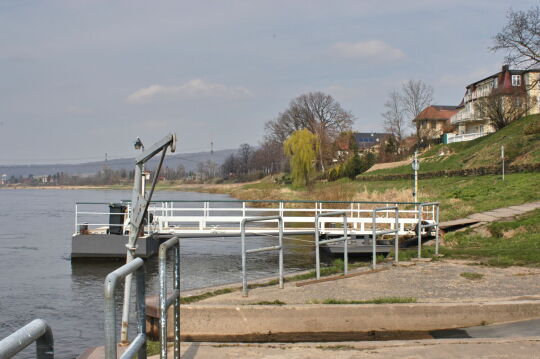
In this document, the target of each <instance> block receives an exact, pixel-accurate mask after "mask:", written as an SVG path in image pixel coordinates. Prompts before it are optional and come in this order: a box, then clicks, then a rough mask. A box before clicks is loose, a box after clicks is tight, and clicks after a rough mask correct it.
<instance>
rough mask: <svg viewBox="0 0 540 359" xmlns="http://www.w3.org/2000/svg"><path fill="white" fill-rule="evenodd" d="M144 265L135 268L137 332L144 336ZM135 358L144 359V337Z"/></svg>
mask: <svg viewBox="0 0 540 359" xmlns="http://www.w3.org/2000/svg"><path fill="white" fill-rule="evenodd" d="M144 272H145V271H144V266H140V267H139V268H137V279H136V281H137V295H136V297H137V332H138V334H141V333H142V334H143V335H144V336H146V303H145V298H144V297H145V295H144V292H145V288H144V286H145V278H144V276H145V273H144ZM137 359H146V338H145V340H144V342H143V343H142V344H141V346H140V347H139V350H138V351H137Z"/></svg>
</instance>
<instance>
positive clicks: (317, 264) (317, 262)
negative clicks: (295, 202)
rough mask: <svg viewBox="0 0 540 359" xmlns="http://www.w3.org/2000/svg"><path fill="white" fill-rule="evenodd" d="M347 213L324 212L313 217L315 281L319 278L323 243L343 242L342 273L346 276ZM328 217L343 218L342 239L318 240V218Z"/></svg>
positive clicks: (347, 261)
mask: <svg viewBox="0 0 540 359" xmlns="http://www.w3.org/2000/svg"><path fill="white" fill-rule="evenodd" d="M347 212H348V211H337V212H325V213H317V214H316V215H315V272H316V275H317V279H320V278H321V257H320V253H319V252H320V248H319V246H320V245H321V244H325V243H335V242H341V241H343V272H344V274H347V272H348V267H349V254H348V252H347V239H348V238H347ZM330 216H343V237H339V238H332V239H327V240H324V241H321V240H319V236H320V233H319V232H320V230H319V218H321V217H330Z"/></svg>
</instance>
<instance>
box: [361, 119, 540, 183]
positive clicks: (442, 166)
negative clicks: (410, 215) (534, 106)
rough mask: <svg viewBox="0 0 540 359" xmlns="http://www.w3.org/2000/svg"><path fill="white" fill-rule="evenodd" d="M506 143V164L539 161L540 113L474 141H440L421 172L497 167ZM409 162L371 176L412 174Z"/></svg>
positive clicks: (423, 161) (425, 156)
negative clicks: (445, 142)
mask: <svg viewBox="0 0 540 359" xmlns="http://www.w3.org/2000/svg"><path fill="white" fill-rule="evenodd" d="M501 145H504V149H505V158H506V164H507V165H523V164H530V163H538V162H540V115H531V116H527V117H524V118H522V119H520V120H518V121H515V122H513V123H511V124H510V125H509V126H507V127H505V128H503V129H502V130H500V131H498V132H495V133H492V134H490V135H487V136H484V137H480V138H477V139H475V140H472V141H466V142H458V143H451V144H447V145H445V144H440V145H437V146H434V147H432V148H431V149H430V150H428V151H426V152H424V153H423V154H422V155H421V156H420V158H421V164H420V171H419V172H436V171H441V170H456V169H464V168H476V167H482V166H494V165H498V164H500V163H501ZM410 171H411V169H410V165H408V164H407V165H405V166H400V167H394V168H388V169H381V170H377V171H372V172H369V175H387V174H403V173H410Z"/></svg>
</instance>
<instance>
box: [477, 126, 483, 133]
mask: <svg viewBox="0 0 540 359" xmlns="http://www.w3.org/2000/svg"><path fill="white" fill-rule="evenodd" d="M478 132H480V133H483V132H484V125H480V126H478Z"/></svg>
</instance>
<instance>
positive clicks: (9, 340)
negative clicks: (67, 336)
mask: <svg viewBox="0 0 540 359" xmlns="http://www.w3.org/2000/svg"><path fill="white" fill-rule="evenodd" d="M33 342H36V358H37V359H54V340H53V333H52V330H51V327H49V325H48V324H47V323H46V322H45V321H44V320H42V319H35V320H33V321H31V322H30V323H28V324H26V325H25V326H24V327H22V328H20V329H19V330H17V331H16V332H15V333H13V334H11V335H10V336H8V337H6V338H4V339H2V340H1V341H0V359H8V358H11V357H13V356H14V355H16V354H17V353H19V352H20V351H21V350H23V349H24V348H26V347H27V346H29V345H30V344H32V343H33Z"/></svg>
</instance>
